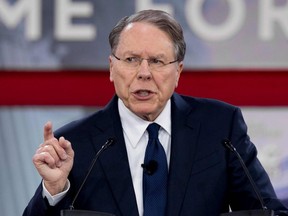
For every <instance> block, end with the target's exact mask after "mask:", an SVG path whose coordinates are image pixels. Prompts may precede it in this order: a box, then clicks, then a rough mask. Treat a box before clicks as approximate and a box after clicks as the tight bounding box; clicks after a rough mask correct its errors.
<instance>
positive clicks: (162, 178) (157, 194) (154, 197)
mask: <svg viewBox="0 0 288 216" xmlns="http://www.w3.org/2000/svg"><path fill="white" fill-rule="evenodd" d="M159 128H160V126H159V125H158V124H156V123H152V124H150V125H149V126H148V127H147V131H148V133H149V141H148V145H147V147H146V152H145V159H144V164H143V165H142V167H143V168H144V172H143V200H144V216H164V215H165V209H166V200H167V179H168V166H167V158H166V154H165V151H164V148H163V146H162V145H161V143H160V141H159V139H158V131H159Z"/></svg>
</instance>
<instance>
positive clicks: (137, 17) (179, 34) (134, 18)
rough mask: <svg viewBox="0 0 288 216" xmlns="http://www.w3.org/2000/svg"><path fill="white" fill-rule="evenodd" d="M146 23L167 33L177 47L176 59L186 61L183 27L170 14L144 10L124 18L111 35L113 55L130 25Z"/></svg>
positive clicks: (110, 41)
mask: <svg viewBox="0 0 288 216" xmlns="http://www.w3.org/2000/svg"><path fill="white" fill-rule="evenodd" d="M134 22H146V23H150V24H152V25H154V26H156V27H158V28H159V29H160V30H162V31H164V32H165V33H167V35H168V36H169V37H170V39H171V40H172V42H173V43H174V47H175V56H176V59H177V60H178V61H179V62H180V61H183V60H184V56H185V52H186V43H185V40H184V36H183V30H182V27H181V25H180V24H179V23H178V22H177V21H176V20H175V19H174V18H173V17H172V16H171V15H170V14H168V13H166V12H164V11H161V10H142V11H140V12H138V13H135V14H132V15H131V16H129V17H128V16H126V17H123V18H122V19H121V20H120V21H119V22H118V23H117V24H116V26H115V27H114V28H113V29H112V31H111V32H110V34H109V43H110V47H111V51H112V53H114V52H115V51H116V49H117V46H118V43H119V38H120V34H121V32H122V31H123V29H124V28H125V27H126V26H127V25H128V24H130V23H134Z"/></svg>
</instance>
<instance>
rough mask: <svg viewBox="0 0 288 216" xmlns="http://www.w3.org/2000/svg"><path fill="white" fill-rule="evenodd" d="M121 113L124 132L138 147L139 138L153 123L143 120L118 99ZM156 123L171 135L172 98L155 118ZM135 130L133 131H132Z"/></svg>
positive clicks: (133, 144) (134, 145)
mask: <svg viewBox="0 0 288 216" xmlns="http://www.w3.org/2000/svg"><path fill="white" fill-rule="evenodd" d="M118 108H119V115H120V119H121V123H122V127H123V130H124V133H125V134H126V136H127V138H128V139H129V140H130V143H131V145H132V146H133V147H136V146H137V144H138V142H139V140H140V139H141V137H142V136H143V134H144V132H145V131H146V128H147V127H148V125H149V124H150V123H151V122H149V121H146V120H143V119H141V118H140V117H138V116H137V115H135V114H134V113H133V112H131V111H130V110H129V109H128V108H127V107H126V106H125V105H124V103H123V101H122V100H121V99H120V98H119V99H118ZM154 122H155V123H157V124H159V125H160V126H161V128H163V129H164V130H165V131H166V132H167V133H168V134H169V135H170V136H171V100H170V99H169V100H168V101H167V103H166V105H165V107H164V109H163V111H162V112H161V113H160V115H159V116H158V117H157V118H156V119H155V121H154ZM131 131H133V133H131Z"/></svg>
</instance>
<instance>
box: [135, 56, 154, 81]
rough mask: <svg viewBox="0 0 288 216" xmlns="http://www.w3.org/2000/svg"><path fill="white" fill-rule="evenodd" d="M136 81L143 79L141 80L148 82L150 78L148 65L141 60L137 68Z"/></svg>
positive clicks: (144, 60) (145, 61)
mask: <svg viewBox="0 0 288 216" xmlns="http://www.w3.org/2000/svg"><path fill="white" fill-rule="evenodd" d="M137 78H138V79H143V80H150V79H151V78H152V74H151V71H150V67H149V63H148V61H147V60H146V59H143V60H142V61H141V62H140V65H139V68H138V74H137Z"/></svg>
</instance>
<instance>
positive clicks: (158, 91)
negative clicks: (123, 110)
mask: <svg viewBox="0 0 288 216" xmlns="http://www.w3.org/2000/svg"><path fill="white" fill-rule="evenodd" d="M113 54H114V55H115V56H116V57H117V58H119V59H121V60H118V59H117V58H116V57H114V56H113V55H111V56H110V57H109V61H110V80H111V81H112V82H114V86H115V91H116V94H117V95H118V97H119V98H121V99H122V101H123V102H124V104H125V106H126V107H127V108H128V109H129V110H131V111H132V112H133V113H135V114H136V115H137V116H139V117H140V118H142V119H145V120H148V121H153V120H155V119H156V118H157V116H158V115H159V114H160V113H161V111H162V110H163V109H164V107H165V105H166V102H167V101H168V100H169V98H170V97H171V95H172V94H173V92H174V89H175V88H176V87H177V85H178V80H179V77H180V73H181V71H182V68H183V62H180V63H178V62H175V63H172V64H167V63H168V62H172V61H174V60H176V59H175V49H174V46H173V43H172V41H171V39H170V38H169V37H168V35H167V34H166V33H165V32H163V31H162V30H160V29H158V28H157V27H155V26H153V25H151V24H148V23H144V22H136V23H132V24H129V25H128V26H127V27H126V28H125V29H124V30H123V31H122V33H121V35H120V40H119V44H118V46H117V50H116V51H115V53H113ZM135 57H136V58H135ZM139 58H143V59H150V61H149V62H150V66H152V65H153V66H155V65H156V67H153V66H152V67H153V69H152V68H151V67H150V66H149V63H148V61H147V60H142V61H141V63H140V65H139V66H135V65H134V63H132V64H133V65H134V66H133V67H131V62H133V61H134V60H135V59H136V60H137V59H138V60H139ZM123 60H124V61H123ZM155 60H156V61H155ZM158 60H160V61H161V62H163V63H164V64H165V65H164V64H163V65H162V66H161V67H158V66H157V65H158V63H157V62H158ZM161 62H160V63H161ZM166 64H167V65H166Z"/></svg>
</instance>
